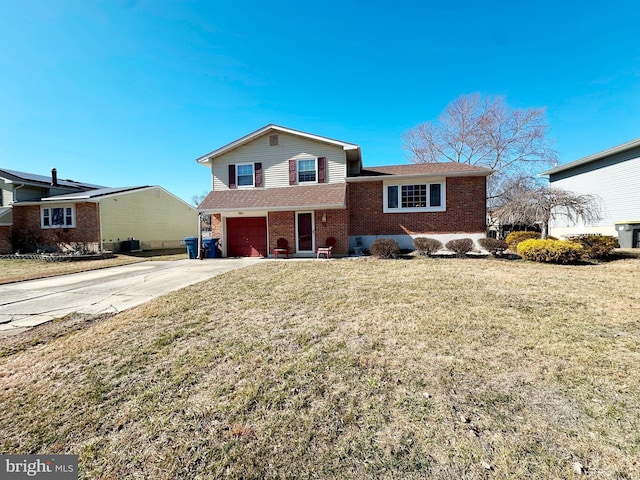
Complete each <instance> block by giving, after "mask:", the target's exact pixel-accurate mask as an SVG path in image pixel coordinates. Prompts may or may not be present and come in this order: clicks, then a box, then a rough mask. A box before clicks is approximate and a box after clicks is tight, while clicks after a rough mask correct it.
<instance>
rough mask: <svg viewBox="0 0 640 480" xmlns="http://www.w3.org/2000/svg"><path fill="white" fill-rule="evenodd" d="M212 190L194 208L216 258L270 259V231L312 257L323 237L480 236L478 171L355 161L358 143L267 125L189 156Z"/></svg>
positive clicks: (408, 242) (481, 176) (345, 247)
mask: <svg viewBox="0 0 640 480" xmlns="http://www.w3.org/2000/svg"><path fill="white" fill-rule="evenodd" d="M196 161H197V162H198V163H200V164H202V165H205V166H207V167H209V168H210V170H211V176H212V190H211V192H210V193H209V195H208V196H207V197H206V198H205V199H204V200H203V202H202V203H201V204H200V205H199V206H198V211H199V212H200V213H201V214H209V215H210V216H211V222H210V230H211V231H210V233H209V232H207V233H205V235H211V236H212V237H215V238H220V239H221V242H222V253H223V255H224V256H263V257H266V256H270V255H272V252H273V249H274V248H275V247H276V244H277V240H278V238H280V237H282V238H285V239H287V241H288V242H289V250H290V252H291V254H292V255H293V256H300V257H305V256H313V255H315V252H316V249H317V248H318V247H319V246H322V245H324V244H325V242H326V240H327V239H328V238H329V237H334V238H335V239H336V246H335V248H334V253H336V254H338V255H347V254H348V253H350V252H353V251H354V250H355V249H356V246H362V247H363V248H368V247H370V245H371V243H372V242H373V241H374V240H375V239H376V238H394V239H396V240H397V241H398V243H399V244H400V246H401V248H413V239H414V238H415V237H418V236H429V237H432V238H437V239H440V240H441V241H443V242H446V241H448V240H450V239H453V238H463V237H471V238H473V239H478V238H482V237H484V236H485V232H486V178H487V176H488V175H490V174H491V173H492V170H489V169H486V168H482V167H475V166H471V165H465V164H460V163H453V162H452V163H431V164H413V165H395V166H387V167H370V168H363V166H362V158H361V151H360V147H359V146H358V145H355V144H352V143H347V142H342V141H339V140H334V139H331V138H327V137H321V136H318V135H314V134H309V133H305V132H301V131H297V130H293V129H290V128H285V127H280V126H277V125H267V126H266V127H263V128H261V129H259V130H256V131H255V132H253V133H250V134H248V135H246V136H244V137H242V138H240V139H238V140H236V141H234V142H231V143H229V144H228V145H225V146H223V147H221V148H218V149H217V150H214V151H212V152H210V153H208V154H206V155H203V156H201V157H200V158H198V159H196Z"/></svg>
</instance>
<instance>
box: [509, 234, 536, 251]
mask: <svg viewBox="0 0 640 480" xmlns="http://www.w3.org/2000/svg"><path fill="white" fill-rule="evenodd" d="M540 236H541V235H540V232H511V233H510V234H509V235H507V238H505V239H504V241H505V242H507V246H508V247H509V250H511V251H513V252H515V251H516V249H517V248H518V244H519V243H520V242H524V241H525V240H529V239H530V238H540Z"/></svg>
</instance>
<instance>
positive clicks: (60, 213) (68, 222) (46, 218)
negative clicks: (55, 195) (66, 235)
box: [40, 205, 76, 228]
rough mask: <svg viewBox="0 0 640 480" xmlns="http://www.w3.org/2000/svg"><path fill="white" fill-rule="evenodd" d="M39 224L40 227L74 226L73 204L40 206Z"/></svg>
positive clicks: (74, 211)
mask: <svg viewBox="0 0 640 480" xmlns="http://www.w3.org/2000/svg"><path fill="white" fill-rule="evenodd" d="M40 226H41V227H42V228H74V227H75V226H76V209H75V208H74V206H73V205H56V206H52V207H40Z"/></svg>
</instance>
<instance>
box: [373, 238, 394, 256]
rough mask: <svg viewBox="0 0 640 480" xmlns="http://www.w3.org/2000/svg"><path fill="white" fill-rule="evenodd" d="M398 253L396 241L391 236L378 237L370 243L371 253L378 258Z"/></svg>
mask: <svg viewBox="0 0 640 480" xmlns="http://www.w3.org/2000/svg"><path fill="white" fill-rule="evenodd" d="M399 254H400V247H399V246H398V242H396V241H395V240H394V239H393V238H378V239H377V240H374V241H373V243H372V244H371V255H373V256H374V257H378V258H395V257H397V256H398V255H399Z"/></svg>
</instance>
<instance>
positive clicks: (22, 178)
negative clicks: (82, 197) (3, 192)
mask: <svg viewBox="0 0 640 480" xmlns="http://www.w3.org/2000/svg"><path fill="white" fill-rule="evenodd" d="M0 178H3V179H5V180H9V181H11V182H14V183H15V182H18V183H28V184H31V185H36V186H47V187H52V186H54V185H52V183H51V177H50V176H46V175H36V174H35V173H27V172H19V171H17V170H9V169H6V168H1V169H0ZM55 186H56V187H64V188H73V189H78V190H88V189H94V188H102V187H101V186H100V185H93V184H91V183H83V182H77V181H75V180H70V179H60V178H58V180H57V183H56V185H55Z"/></svg>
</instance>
